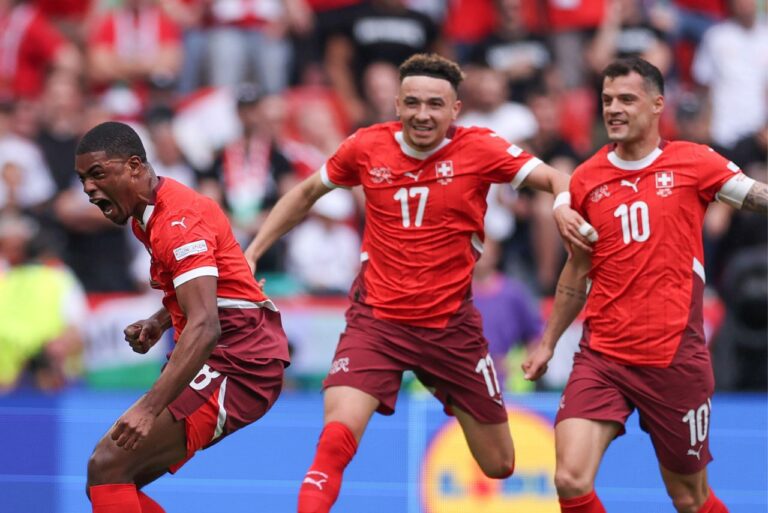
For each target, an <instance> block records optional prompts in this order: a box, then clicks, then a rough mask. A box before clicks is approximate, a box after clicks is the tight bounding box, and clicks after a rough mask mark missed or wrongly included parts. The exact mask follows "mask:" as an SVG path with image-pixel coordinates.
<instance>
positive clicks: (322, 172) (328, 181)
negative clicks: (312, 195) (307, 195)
mask: <svg viewBox="0 0 768 513" xmlns="http://www.w3.org/2000/svg"><path fill="white" fill-rule="evenodd" d="M320 179H321V180H322V181H323V185H325V186H326V187H328V188H329V189H337V188H338V187H339V186H338V185H336V184H335V183H333V182H332V181H331V179H330V178H328V168H326V167H325V164H323V166H322V167H321V168H320Z"/></svg>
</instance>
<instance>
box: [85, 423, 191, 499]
mask: <svg viewBox="0 0 768 513" xmlns="http://www.w3.org/2000/svg"><path fill="white" fill-rule="evenodd" d="M185 454H186V433H185V425H184V422H179V421H177V420H175V419H174V418H173V415H171V413H170V412H169V411H168V410H167V409H164V410H163V411H162V412H161V413H160V415H158V417H157V419H156V420H155V423H154V424H153V426H152V429H151V430H150V432H149V435H147V437H146V438H145V439H143V440H142V441H141V442H140V443H139V445H138V446H137V447H136V448H134V449H131V450H126V449H123V448H122V447H118V446H117V444H116V443H115V441H114V440H112V438H111V429H110V431H109V432H107V433H106V434H105V435H104V437H103V438H102V439H101V440H100V441H99V443H98V444H97V445H96V448H95V449H94V451H93V454H92V456H91V459H90V461H89V463H88V484H89V485H94V484H105V483H115V482H135V481H136V479H137V477H138V476H155V478H156V477H159V476H160V475H162V474H164V473H165V472H166V471H167V470H168V468H169V466H170V465H172V464H173V463H175V462H177V461H179V460H181V459H182V458H184V456H185ZM145 479H146V478H145ZM144 484H146V483H144Z"/></svg>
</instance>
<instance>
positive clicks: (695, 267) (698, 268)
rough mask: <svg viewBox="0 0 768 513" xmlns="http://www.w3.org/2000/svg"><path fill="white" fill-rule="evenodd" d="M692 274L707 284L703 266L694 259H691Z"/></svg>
mask: <svg viewBox="0 0 768 513" xmlns="http://www.w3.org/2000/svg"><path fill="white" fill-rule="evenodd" d="M693 272H695V273H696V274H697V275H698V276H699V278H701V281H703V282H704V283H707V277H706V276H705V275H704V265H702V263H701V262H699V259H698V258H696V257H693Z"/></svg>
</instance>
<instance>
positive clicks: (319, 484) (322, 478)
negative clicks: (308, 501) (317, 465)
mask: <svg viewBox="0 0 768 513" xmlns="http://www.w3.org/2000/svg"><path fill="white" fill-rule="evenodd" d="M310 474H312V475H316V476H318V478H317V479H315V478H313V477H310ZM327 481H328V474H325V473H323V472H318V471H317V470H310V471H309V472H307V475H306V476H305V477H304V481H303V483H306V484H311V485H314V486H317V488H318V489H320V490H322V489H323V483H326V482H327Z"/></svg>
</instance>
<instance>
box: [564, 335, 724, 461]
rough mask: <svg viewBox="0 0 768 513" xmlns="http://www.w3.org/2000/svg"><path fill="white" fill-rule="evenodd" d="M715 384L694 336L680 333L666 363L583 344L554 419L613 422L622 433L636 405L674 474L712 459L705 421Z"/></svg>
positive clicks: (704, 352)
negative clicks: (631, 360) (641, 362)
mask: <svg viewBox="0 0 768 513" xmlns="http://www.w3.org/2000/svg"><path fill="white" fill-rule="evenodd" d="M714 387H715V380H714V376H713V375H712V365H711V363H710V359H709V352H708V351H707V348H706V347H705V345H704V344H703V343H702V342H701V341H700V340H697V339H695V338H691V337H684V338H683V341H682V342H681V344H680V347H679V348H678V350H677V354H676V355H675V357H674V359H673V360H672V363H671V364H670V366H669V367H665V368H658V367H640V366H631V365H626V364H623V363H619V362H618V361H616V360H613V359H611V358H609V357H606V356H604V355H602V354H601V353H598V352H596V351H593V350H591V349H589V348H588V347H586V346H585V344H584V343H582V345H581V351H580V352H578V353H576V354H575V355H574V359H573V370H572V371H571V376H570V378H569V380H568V384H567V385H566V387H565V390H564V391H563V396H562V398H561V401H560V410H559V411H558V413H557V418H556V419H555V422H556V423H557V422H560V421H562V420H565V419H568V418H584V419H591V420H606V421H614V422H618V423H619V424H621V426H622V427H621V431H620V432H619V435H618V436H621V435H622V434H624V432H625V430H624V424H625V422H626V420H627V417H629V415H630V414H631V413H632V411H633V410H634V409H635V408H637V410H638V412H639V415H640V427H641V428H642V429H643V431H646V432H647V433H649V434H650V436H651V441H652V443H653V447H654V449H655V451H656V457H657V458H658V460H659V462H660V463H661V465H662V466H663V467H664V468H666V469H667V470H670V471H672V472H675V473H678V474H693V473H696V472H698V471H700V470H702V469H703V468H704V467H706V466H707V464H708V463H709V462H710V461H712V456H711V454H710V452H709V421H710V414H711V411H712V402H711V398H712V393H713V391H714Z"/></svg>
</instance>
